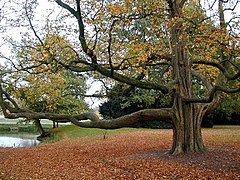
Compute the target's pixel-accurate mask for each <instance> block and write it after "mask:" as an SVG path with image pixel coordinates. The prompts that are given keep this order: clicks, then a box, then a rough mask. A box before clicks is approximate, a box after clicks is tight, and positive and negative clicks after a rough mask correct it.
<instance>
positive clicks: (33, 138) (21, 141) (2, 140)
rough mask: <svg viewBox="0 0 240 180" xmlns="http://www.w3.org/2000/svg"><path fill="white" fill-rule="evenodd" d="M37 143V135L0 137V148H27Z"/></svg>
mask: <svg viewBox="0 0 240 180" xmlns="http://www.w3.org/2000/svg"><path fill="white" fill-rule="evenodd" d="M39 143H40V141H38V140H37V135H12V134H11V135H9V134H7V135H0V147H29V146H37V145H38V144H39Z"/></svg>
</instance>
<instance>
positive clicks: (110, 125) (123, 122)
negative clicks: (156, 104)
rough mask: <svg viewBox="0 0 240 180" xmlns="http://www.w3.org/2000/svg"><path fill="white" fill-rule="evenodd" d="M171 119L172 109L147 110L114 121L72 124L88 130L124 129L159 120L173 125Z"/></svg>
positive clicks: (75, 122) (76, 122)
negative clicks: (138, 123) (136, 124)
mask: <svg viewBox="0 0 240 180" xmlns="http://www.w3.org/2000/svg"><path fill="white" fill-rule="evenodd" d="M171 119H172V112H171V109H145V110H141V111H137V112H135V113H132V114H129V115H125V116H122V117H119V118H117V119H113V120H100V121H86V122H81V121H80V122H78V121H74V122H73V121H71V122H72V123H74V124H75V125H78V126H81V127H87V128H101V129H117V128H122V127H128V126H129V125H132V124H134V123H136V122H139V121H151V120H159V121H166V122H169V123H171V122H172V120H171Z"/></svg>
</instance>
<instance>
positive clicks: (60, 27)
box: [0, 0, 240, 154]
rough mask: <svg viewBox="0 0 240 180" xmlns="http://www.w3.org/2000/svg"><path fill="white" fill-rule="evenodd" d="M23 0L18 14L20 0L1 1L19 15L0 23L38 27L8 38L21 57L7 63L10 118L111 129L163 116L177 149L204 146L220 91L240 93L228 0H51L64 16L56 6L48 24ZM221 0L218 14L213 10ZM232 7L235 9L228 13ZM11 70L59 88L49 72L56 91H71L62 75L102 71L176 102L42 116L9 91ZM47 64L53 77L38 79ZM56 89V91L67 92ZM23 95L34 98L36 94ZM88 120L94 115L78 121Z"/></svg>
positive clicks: (4, 96)
mask: <svg viewBox="0 0 240 180" xmlns="http://www.w3.org/2000/svg"><path fill="white" fill-rule="evenodd" d="M23 2H24V4H23V5H21V6H20V10H19V11H17V9H19V7H18V6H17V5H16V4H15V3H14V2H8V1H5V3H3V5H2V7H3V9H4V7H13V8H12V9H11V10H13V11H14V10H16V12H20V14H21V16H20V17H19V18H15V19H14V18H13V17H11V16H9V15H8V13H6V14H4V15H3V17H4V18H2V20H1V21H2V22H11V23H10V26H11V27H15V26H16V27H20V28H21V27H23V28H24V27H27V28H28V29H30V30H31V32H32V33H29V32H28V31H27V33H25V34H24V36H23V38H22V41H21V42H20V44H19V42H15V41H13V40H11V39H10V40H9V42H10V43H11V44H12V45H13V47H14V52H15V53H14V54H15V56H11V57H7V58H6V57H5V58H6V59H8V65H9V67H10V68H7V67H2V70H1V74H2V80H1V87H0V95H1V96H0V106H1V107H2V110H3V113H4V115H5V117H7V118H18V117H26V118H34V119H35V118H37V119H41V118H45V119H50V120H63V119H64V120H68V121H71V122H72V123H74V124H76V125H78V126H83V127H97V128H107V129H108V128H121V127H125V126H128V125H130V124H133V123H135V122H138V121H149V120H164V121H166V122H169V123H171V124H172V125H173V132H174V133H173V134H174V135H173V147H172V150H171V153H172V154H177V153H180V152H183V151H184V152H202V151H204V150H205V147H204V144H203V140H202V136H201V121H202V118H203V116H204V115H206V114H207V113H209V112H210V111H212V110H213V109H215V108H216V106H217V104H218V102H219V99H220V98H221V96H222V92H224V93H234V92H239V91H240V83H239V76H240V67H239V65H240V64H239V56H240V51H239V50H240V49H239V30H238V29H237V28H236V27H239V14H237V13H239V12H237V11H236V8H237V7H239V4H238V2H234V1H231V2H230V1H228V3H230V5H231V6H230V7H231V8H228V6H227V3H226V2H225V1H222V0H219V1H214V2H213V4H211V2H210V1H209V4H211V5H210V6H209V7H207V8H206V7H204V5H203V4H201V2H199V1H186V0H176V1H173V0H162V1H152V0H139V1H133V0H112V1H108V0H101V1H84V0H82V1H80V0H75V1H63V0H55V1H54V2H52V3H53V4H55V5H58V7H59V8H60V13H59V15H58V16H56V17H55V19H54V20H52V19H51V18H50V17H51V15H52V14H53V13H54V12H55V11H54V9H53V10H51V11H50V12H49V14H48V16H47V17H46V20H45V21H44V22H45V25H44V28H39V27H38V26H37V25H39V24H38V23H37V22H36V21H35V20H36V19H37V16H38V12H37V11H36V10H35V9H36V7H37V1H23ZM216 3H217V9H216V14H212V13H209V11H214V8H215V7H216ZM18 5H19V4H18ZM205 6H206V5H205ZM11 10H10V11H11ZM56 11H57V10H56ZM226 11H232V12H234V13H232V14H231V17H230V19H228V20H226V17H225V14H226ZM19 19H20V20H21V21H18V20H19ZM17 22H18V24H17ZM6 28H7V27H6ZM55 34H56V35H55ZM61 34H62V35H63V36H61ZM46 37H47V38H46ZM61 37H62V38H61ZM44 38H45V39H44ZM56 41H58V42H59V43H55V42H56ZM70 42H71V43H70ZM60 44H61V45H60ZM22 47H24V48H22ZM29 47H30V48H29ZM21 49H23V50H21ZM19 56H20V57H21V56H23V58H22V60H21V58H20V59H19ZM15 59H19V60H18V61H17V62H16V61H15ZM15 71H17V72H21V73H27V74H28V75H26V77H27V78H30V79H31V78H32V79H34V78H35V79H34V83H39V84H41V86H39V88H40V87H41V88H42V87H44V84H45V85H48V87H49V90H51V89H56V87H54V83H51V82H50V83H46V82H47V80H50V79H51V80H54V81H56V82H58V85H59V86H58V87H57V88H60V89H61V88H63V89H64V88H65V87H64V84H65V82H64V80H63V79H62V77H63V75H64V73H65V72H72V73H73V74H82V75H84V76H89V77H90V76H91V77H94V78H101V77H104V78H108V79H111V80H114V81H117V82H120V83H124V84H127V85H128V86H130V87H137V88H142V89H148V90H156V91H159V92H161V93H162V94H165V95H166V96H168V97H170V98H171V102H172V106H171V107H170V108H159V109H158V108H157V109H143V110H140V111H136V112H134V113H132V114H128V115H126V116H122V117H119V118H116V119H114V120H99V119H98V117H97V116H96V115H95V114H93V113H90V112H85V113H81V114H79V113H78V114H75V115H71V114H58V113H49V112H41V113H37V112H35V111H33V110H29V109H23V108H21V107H20V106H19V105H18V103H17V100H16V97H15V94H14V93H12V92H11V91H9V87H10V86H15V84H14V83H12V79H11V76H10V75H12V74H13V72H15ZM48 71H49V75H48V76H49V77H50V76H51V78H50V79H46V81H41V82H40V81H36V80H37V79H38V78H41V79H44V78H46V73H47V72H48ZM49 77H48V78H49ZM16 78H17V79H18V78H19V75H16ZM20 78H21V77H20ZM66 80H67V81H69V79H66ZM8 82H11V83H8ZM71 84H75V83H71ZM35 85H37V84H35ZM77 86H78V87H80V86H81V85H79V84H78V85H77ZM70 89H71V88H70ZM72 89H74V88H72ZM29 92H30V91H29ZM46 92H47V91H46ZM54 92H55V93H56V96H55V97H60V96H62V94H61V93H60V94H57V92H58V91H54ZM34 93H35V92H34ZM49 93H51V92H49ZM83 94H84V93H83ZM27 96H28V97H29V99H34V97H33V96H34V94H28V95H27ZM95 97H99V96H98V95H95ZM56 103H57V102H56ZM85 119H90V120H91V121H89V122H85V121H84V122H83V121H81V120H85Z"/></svg>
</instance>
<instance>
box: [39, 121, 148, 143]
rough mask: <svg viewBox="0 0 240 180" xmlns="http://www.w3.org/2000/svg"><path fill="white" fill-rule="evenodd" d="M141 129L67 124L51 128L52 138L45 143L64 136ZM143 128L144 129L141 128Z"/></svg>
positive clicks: (82, 135) (101, 134)
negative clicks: (84, 126)
mask: <svg viewBox="0 0 240 180" xmlns="http://www.w3.org/2000/svg"><path fill="white" fill-rule="evenodd" d="M137 130H140V129H134V128H121V129H116V130H104V129H97V128H81V127H78V126H75V125H67V126H62V127H59V128H55V129H52V130H50V134H51V136H50V138H48V139H47V140H45V141H44V142H43V143H47V144H48V143H53V142H56V141H59V140H61V139H64V138H70V139H76V138H79V137H86V136H87V137H91V136H98V135H99V136H102V137H103V138H104V137H106V136H108V135H111V134H116V133H120V132H129V131H137ZM141 130H143V129H141Z"/></svg>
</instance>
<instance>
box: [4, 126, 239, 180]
mask: <svg viewBox="0 0 240 180" xmlns="http://www.w3.org/2000/svg"><path fill="white" fill-rule="evenodd" d="M202 132H203V137H204V141H205V144H206V146H207V148H208V151H207V152H206V153H203V154H188V155H186V154H180V155H177V156H171V155H169V154H167V151H168V150H169V148H170V147H171V144H172V130H170V129H168V130H166V129H160V130H158V129H153V130H146V129H120V130H111V131H110V130H109V131H106V130H100V129H85V128H78V127H74V126H66V127H61V128H58V129H55V130H54V134H55V137H58V141H57V142H55V143H52V144H44V145H40V146H38V147H28V148H14V149H11V148H6V149H3V148H2V149H0V158H1V164H0V179H86V180H89V179H124V180H125V179H143V180H144V179H150V180H151V179H229V180H230V179H240V151H239V149H240V126H234V127H233V126H225V127H224V126H221V127H215V128H213V129H203V131H202Z"/></svg>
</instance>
